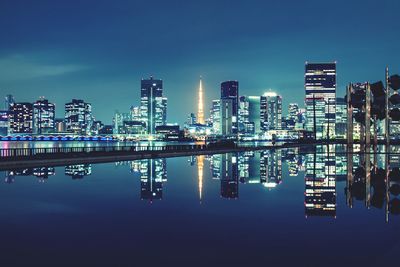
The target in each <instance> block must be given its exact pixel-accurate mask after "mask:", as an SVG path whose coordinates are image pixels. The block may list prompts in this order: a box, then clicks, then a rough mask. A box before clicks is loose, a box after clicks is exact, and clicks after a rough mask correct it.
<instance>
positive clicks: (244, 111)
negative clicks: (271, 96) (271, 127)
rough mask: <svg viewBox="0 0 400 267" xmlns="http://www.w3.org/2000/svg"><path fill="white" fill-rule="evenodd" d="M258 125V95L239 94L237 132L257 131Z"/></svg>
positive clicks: (249, 132) (248, 132)
mask: <svg viewBox="0 0 400 267" xmlns="http://www.w3.org/2000/svg"><path fill="white" fill-rule="evenodd" d="M260 125H261V122H260V97H259V96H241V97H240V99H239V132H240V133H245V134H254V133H259V132H260Z"/></svg>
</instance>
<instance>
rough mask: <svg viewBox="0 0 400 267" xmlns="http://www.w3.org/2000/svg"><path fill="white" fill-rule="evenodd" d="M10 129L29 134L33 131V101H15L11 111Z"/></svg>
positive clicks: (12, 131) (17, 132) (13, 131)
mask: <svg viewBox="0 0 400 267" xmlns="http://www.w3.org/2000/svg"><path fill="white" fill-rule="evenodd" d="M9 125H10V128H9V131H10V132H11V133H13V134H24V133H25V134H28V133H32V132H33V105H32V103H13V104H11V106H10V113H9Z"/></svg>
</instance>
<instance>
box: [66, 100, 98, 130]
mask: <svg viewBox="0 0 400 267" xmlns="http://www.w3.org/2000/svg"><path fill="white" fill-rule="evenodd" d="M92 123H93V116H92V105H91V104H90V103H86V102H84V101H83V100H79V99H72V101H71V102H69V103H66V104H65V124H66V130H67V132H70V133H75V134H83V135H89V134H90V129H91V127H92Z"/></svg>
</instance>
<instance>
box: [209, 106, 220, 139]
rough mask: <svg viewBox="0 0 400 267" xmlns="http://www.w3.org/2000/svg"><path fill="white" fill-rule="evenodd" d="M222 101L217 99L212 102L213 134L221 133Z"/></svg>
mask: <svg viewBox="0 0 400 267" xmlns="http://www.w3.org/2000/svg"><path fill="white" fill-rule="evenodd" d="M220 107H221V100H220V99H216V100H213V101H212V107H211V123H212V127H213V132H214V133H215V134H219V133H220V131H221V117H220Z"/></svg>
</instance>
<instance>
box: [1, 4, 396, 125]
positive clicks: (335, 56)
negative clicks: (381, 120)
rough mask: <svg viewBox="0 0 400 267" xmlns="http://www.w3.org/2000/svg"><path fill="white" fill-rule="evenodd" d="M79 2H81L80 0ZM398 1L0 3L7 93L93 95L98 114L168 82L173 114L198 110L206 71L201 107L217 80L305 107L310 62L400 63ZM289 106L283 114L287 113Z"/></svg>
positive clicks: (349, 68)
mask: <svg viewBox="0 0 400 267" xmlns="http://www.w3.org/2000/svg"><path fill="white" fill-rule="evenodd" d="M81 2H84V3H81ZM399 10H400V1H398V0H392V1H385V0H379V1H378V0H377V1H371V0H362V1H361V0H360V1H349V0H347V1H341V0H340V1H321V0H319V1H308V0H302V1H299V0H293V1H288V0H279V1H268V0H263V1H251V0H246V1H237V0H235V1H232V0H231V1H218V0H203V1H189V0H186V1H173V0H168V1H167V0H163V1H161V0H160V1H151V0H146V1H137V0H136V1H135V0H133V1H100V0H96V1H72V0H68V1H54V0H51V1H46V0H40V1H28V0H27V1H18V0H1V1H0V34H1V38H0V95H2V96H3V95H6V94H13V95H14V96H15V97H16V100H17V101H21V102H22V101H28V102H33V101H34V100H36V99H37V98H38V97H39V96H45V97H47V98H48V99H49V100H50V101H52V102H55V103H56V106H57V116H58V117H61V116H63V112H64V103H65V102H67V101H69V100H71V99H72V98H81V99H84V100H86V101H88V102H91V103H92V104H93V112H94V115H95V117H96V119H100V120H103V121H104V122H105V123H111V119H112V116H113V113H114V111H115V110H119V111H121V112H128V110H129V108H130V106H131V105H139V97H140V79H141V78H142V77H148V76H150V75H153V76H155V77H156V78H161V79H163V81H164V94H165V96H167V97H168V101H169V103H168V121H169V122H175V121H176V122H179V123H182V122H183V121H185V120H186V116H187V114H188V113H190V112H194V111H195V106H196V98H195V97H196V90H197V86H198V79H199V76H200V75H202V76H203V80H204V90H205V95H206V96H205V98H206V103H205V106H206V111H207V116H208V109H209V106H210V102H211V100H212V99H215V98H218V97H219V88H220V82H221V81H223V80H238V81H239V90H240V94H241V95H260V94H262V93H263V92H265V91H268V90H269V89H270V88H271V89H272V90H274V91H276V92H278V93H279V94H281V95H282V96H283V102H284V106H285V109H286V106H287V104H288V103H289V102H297V103H300V104H301V105H303V101H304V63H305V61H307V60H308V61H334V60H336V61H337V63H338V65H337V68H338V70H337V71H338V77H337V81H338V88H339V90H338V96H340V95H343V94H344V88H345V86H346V84H347V83H348V82H350V81H353V82H358V81H368V80H369V81H376V80H382V79H384V70H385V66H386V65H388V66H389V67H391V68H392V73H394V72H397V73H398V72H400V31H399V25H400V23H399ZM285 113H286V112H285Z"/></svg>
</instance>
